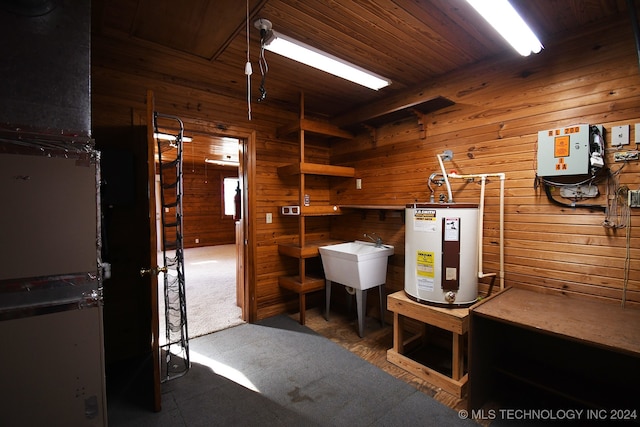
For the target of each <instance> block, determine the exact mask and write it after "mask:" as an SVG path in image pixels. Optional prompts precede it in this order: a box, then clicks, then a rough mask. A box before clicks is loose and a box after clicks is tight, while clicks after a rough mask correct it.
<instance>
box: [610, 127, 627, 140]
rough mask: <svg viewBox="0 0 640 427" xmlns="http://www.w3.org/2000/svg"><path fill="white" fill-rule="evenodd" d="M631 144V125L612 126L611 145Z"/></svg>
mask: <svg viewBox="0 0 640 427" xmlns="http://www.w3.org/2000/svg"><path fill="white" fill-rule="evenodd" d="M627 144H629V125H622V126H613V127H611V145H627Z"/></svg>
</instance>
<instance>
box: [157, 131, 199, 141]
mask: <svg viewBox="0 0 640 427" xmlns="http://www.w3.org/2000/svg"><path fill="white" fill-rule="evenodd" d="M153 136H154V138H156V139H162V140H164V141H175V140H176V136H175V135H171V134H168V133H163V132H159V133H158V132H156V133H154V134H153ZM191 141H193V138H191V137H189V136H183V137H182V142H191Z"/></svg>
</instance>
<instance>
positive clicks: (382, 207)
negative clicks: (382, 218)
mask: <svg viewBox="0 0 640 427" xmlns="http://www.w3.org/2000/svg"><path fill="white" fill-rule="evenodd" d="M340 207H341V208H343V209H372V210H375V209H379V210H385V211H404V210H405V208H406V206H404V205H340Z"/></svg>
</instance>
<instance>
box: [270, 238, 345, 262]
mask: <svg viewBox="0 0 640 427" xmlns="http://www.w3.org/2000/svg"><path fill="white" fill-rule="evenodd" d="M337 243H344V240H313V241H310V242H307V244H306V245H304V247H300V246H298V245H297V244H295V243H290V244H285V243H281V244H279V245H278V252H279V253H280V254H281V255H286V256H290V257H293V258H314V257H317V256H320V252H319V251H318V248H319V247H320V246H327V245H335V244H337Z"/></svg>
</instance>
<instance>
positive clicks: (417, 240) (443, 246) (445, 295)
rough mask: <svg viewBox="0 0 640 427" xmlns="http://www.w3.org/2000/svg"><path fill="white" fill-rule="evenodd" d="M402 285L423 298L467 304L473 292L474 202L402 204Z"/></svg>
mask: <svg viewBox="0 0 640 427" xmlns="http://www.w3.org/2000/svg"><path fill="white" fill-rule="evenodd" d="M405 215H406V222H405V230H406V232H405V273H404V275H405V280H404V290H405V293H406V294H407V296H409V297H410V298H411V299H413V300H415V301H418V302H420V303H424V304H434V305H444V306H461V307H464V306H469V305H471V304H473V303H474V302H476V300H477V298H478V206H477V205H474V204H461V203H425V204H411V205H407V206H406V209H405Z"/></svg>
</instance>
